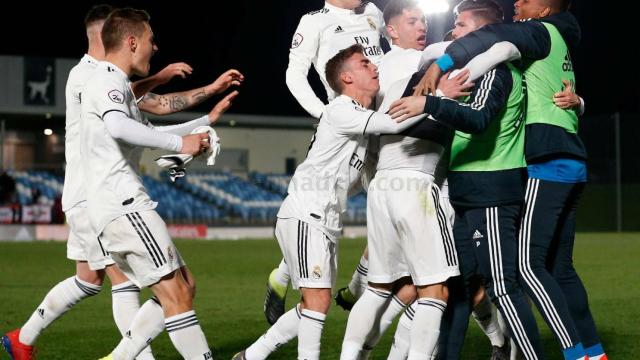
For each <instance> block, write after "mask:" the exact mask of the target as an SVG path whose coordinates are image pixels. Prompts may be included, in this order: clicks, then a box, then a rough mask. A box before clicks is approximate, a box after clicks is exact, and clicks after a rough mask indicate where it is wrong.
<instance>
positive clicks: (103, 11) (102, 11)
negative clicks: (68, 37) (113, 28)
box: [84, 4, 113, 27]
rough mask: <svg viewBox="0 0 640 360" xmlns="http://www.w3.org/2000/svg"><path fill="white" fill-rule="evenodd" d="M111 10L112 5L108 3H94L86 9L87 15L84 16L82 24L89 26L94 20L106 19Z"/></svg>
mask: <svg viewBox="0 0 640 360" xmlns="http://www.w3.org/2000/svg"><path fill="white" fill-rule="evenodd" d="M112 11H113V6H111V5H108V4H100V5H95V6H93V7H91V9H89V11H87V15H85V17H84V25H85V26H87V27H88V26H89V25H91V24H93V23H94V22H96V21H102V20H107V17H109V14H111V12H112Z"/></svg>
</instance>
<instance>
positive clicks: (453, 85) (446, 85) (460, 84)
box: [438, 69, 475, 99]
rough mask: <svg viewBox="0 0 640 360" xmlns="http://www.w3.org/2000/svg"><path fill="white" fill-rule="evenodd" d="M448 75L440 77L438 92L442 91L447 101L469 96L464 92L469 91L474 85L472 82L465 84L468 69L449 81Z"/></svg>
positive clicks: (468, 93) (467, 78) (469, 93)
mask: <svg viewBox="0 0 640 360" xmlns="http://www.w3.org/2000/svg"><path fill="white" fill-rule="evenodd" d="M449 74H450V72H448V73H446V74H444V76H442V78H441V79H440V81H439V82H438V90H440V91H442V93H443V94H444V96H446V97H448V98H449V99H457V98H459V97H463V96H469V95H471V92H469V91H465V90H469V89H470V88H472V87H473V86H474V85H475V84H474V83H472V82H470V83H467V80H469V74H470V72H469V70H468V69H464V70H462V71H460V73H459V74H457V75H456V76H454V77H452V78H451V79H449Z"/></svg>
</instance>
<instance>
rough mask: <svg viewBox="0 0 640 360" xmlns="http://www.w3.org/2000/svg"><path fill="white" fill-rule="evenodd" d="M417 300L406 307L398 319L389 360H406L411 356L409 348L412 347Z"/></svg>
mask: <svg viewBox="0 0 640 360" xmlns="http://www.w3.org/2000/svg"><path fill="white" fill-rule="evenodd" d="M417 304H418V303H417V302H415V301H414V302H413V303H412V304H411V305H410V306H408V307H407V308H406V310H405V311H404V313H402V316H400V321H398V327H397V328H396V333H395V335H394V336H393V343H392V344H391V351H389V357H388V358H387V360H406V359H407V357H408V356H409V348H410V347H411V325H412V323H413V316H414V315H415V311H416V307H417V306H418V305H417Z"/></svg>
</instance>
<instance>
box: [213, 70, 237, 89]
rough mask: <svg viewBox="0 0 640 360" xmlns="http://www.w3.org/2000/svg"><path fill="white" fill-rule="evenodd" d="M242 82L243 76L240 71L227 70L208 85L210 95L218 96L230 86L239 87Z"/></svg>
mask: <svg viewBox="0 0 640 360" xmlns="http://www.w3.org/2000/svg"><path fill="white" fill-rule="evenodd" d="M243 81H244V75H242V73H240V71H238V70H235V69H231V70H227V71H225V72H224V73H223V74H222V75H220V76H218V78H217V79H216V81H214V82H212V83H211V85H209V86H210V89H211V94H219V93H221V92H224V91H226V90H227V89H228V88H230V87H231V86H240V85H241V84H242V82H243Z"/></svg>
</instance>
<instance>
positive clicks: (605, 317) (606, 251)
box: [0, 233, 640, 360]
mask: <svg viewBox="0 0 640 360" xmlns="http://www.w3.org/2000/svg"><path fill="white" fill-rule="evenodd" d="M364 244H365V241H364V240H363V239H359V240H343V241H341V243H340V251H339V253H340V260H339V266H340V274H339V279H338V286H340V287H341V286H344V285H343V284H346V282H347V281H348V280H349V279H350V277H351V273H352V271H353V269H354V267H355V265H356V263H357V261H358V260H359V258H360V253H361V251H362V249H363V247H364ZM177 245H178V248H179V249H180V250H181V252H182V255H183V257H184V258H185V260H186V261H187V264H188V265H189V266H190V268H191V269H192V271H193V273H194V275H195V277H196V282H197V296H196V300H195V306H196V312H197V315H198V318H199V320H200V324H201V325H202V328H203V330H204V331H205V333H206V335H207V338H208V340H209V343H210V345H213V346H214V347H215V348H216V349H217V353H218V355H219V356H218V357H217V358H218V359H230V358H231V356H232V355H233V354H234V353H235V352H237V351H239V350H241V349H243V348H245V347H246V346H248V345H249V344H251V342H253V341H254V340H255V339H256V338H257V337H259V336H260V335H261V334H262V333H263V332H264V331H265V330H266V329H267V327H268V326H267V323H266V321H265V319H264V315H263V314H262V301H263V298H264V290H265V281H266V277H267V275H268V274H269V272H270V271H271V269H272V268H273V267H275V266H276V265H277V264H278V262H279V261H280V252H279V249H278V245H277V243H276V242H275V240H273V241H263V240H253V241H248V240H247V241H211V242H207V241H177ZM65 257H66V248H65V244H64V243H53V242H51V243H46V242H45V243H2V242H0V332H6V331H9V330H11V329H14V328H16V327H19V326H21V325H22V324H23V323H24V322H25V321H26V320H27V318H28V317H29V316H30V315H31V313H32V312H33V311H34V309H35V308H36V306H37V305H38V304H39V303H40V301H41V300H42V298H43V297H44V295H45V294H46V292H47V291H48V290H49V289H50V288H51V287H52V286H53V285H55V284H56V283H57V282H59V281H61V280H63V279H65V278H67V277H69V276H71V275H73V273H74V269H75V267H74V264H73V263H72V262H71V261H68V260H66V258H65ZM575 264H576V267H577V269H578V272H579V273H580V274H581V276H582V279H583V281H584V283H585V286H586V287H587V290H588V292H589V300H590V304H591V310H592V312H593V315H594V317H595V320H596V323H597V325H598V329H599V333H600V336H601V338H602V341H603V343H604V345H605V349H606V350H607V352H608V354H609V358H611V359H634V358H636V357H637V354H638V353H640V286H638V281H639V279H640V267H639V265H640V234H637V233H627V234H610V233H582V234H579V235H578V238H577V241H576V250H575ZM142 296H143V300H144V299H146V298H147V297H149V293H148V292H143V295H142ZM297 298H298V293H296V292H294V291H291V290H290V291H289V294H288V304H287V308H290V307H291V306H293V304H295V302H296V301H297ZM347 316H348V313H346V312H344V311H342V309H340V308H337V307H333V308H332V309H331V311H330V313H329V316H328V318H327V322H326V325H325V328H324V333H323V339H322V359H338V358H339V354H340V345H341V344H342V337H343V335H344V329H345V326H346V321H347ZM538 319H540V318H539V317H538ZM539 327H540V330H541V333H542V337H543V341H544V346H545V349H546V353H547V358H548V359H561V358H562V356H561V354H560V350H559V347H558V345H557V342H556V341H555V339H554V338H553V337H552V335H551V332H550V331H549V329H548V328H547V326H546V325H545V324H544V323H543V322H539ZM394 329H395V327H393V328H391V329H390V330H389V331H388V333H387V334H385V337H384V338H383V339H382V341H381V342H380V344H379V345H378V347H377V348H376V350H375V352H374V354H373V356H372V357H371V358H372V359H386V354H387V352H388V349H389V347H390V344H391V339H392V336H393V332H394ZM119 339H120V335H119V334H118V331H117V329H116V327H115V325H114V323H113V319H112V316H111V296H110V293H109V285H108V284H105V286H104V290H103V292H102V293H101V294H99V295H97V296H95V297H93V298H90V299H87V300H85V301H83V302H81V303H80V304H78V305H76V306H75V308H74V309H73V310H72V311H70V312H69V313H67V314H65V315H64V316H63V317H62V318H60V319H59V320H57V321H56V322H54V323H53V324H52V325H51V326H50V327H49V328H48V329H46V330H45V331H44V333H43V334H42V335H41V336H40V338H39V340H38V343H37V347H38V349H39V350H38V353H39V358H40V359H46V360H55V359H98V358H100V357H102V356H104V355H106V354H108V353H109V352H110V351H111V350H112V349H113V347H114V346H115V345H116V344H117V342H118V341H119ZM152 346H153V350H154V354H155V357H156V359H159V360H160V359H179V358H180V357H179V355H178V354H177V352H176V351H175V350H174V349H173V347H172V345H171V343H170V341H169V338H168V336H167V335H166V334H162V335H161V336H160V337H159V338H158V339H156V340H155V341H154V342H153V345H152ZM489 354H490V344H489V342H488V340H487V339H486V338H485V337H484V335H482V334H481V332H480V331H479V330H478V328H477V326H476V325H475V324H471V325H470V326H469V333H468V334H467V340H466V343H465V352H464V356H463V359H469V360H476V359H478V360H479V359H482V360H486V359H488V358H489ZM6 358H7V355H6V354H5V353H4V352H2V351H0V359H6ZM295 358H296V342H295V341H293V342H292V343H290V344H287V345H286V346H284V347H283V348H282V349H280V350H279V351H278V352H277V353H275V354H274V355H273V356H272V357H271V359H295Z"/></svg>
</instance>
